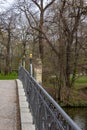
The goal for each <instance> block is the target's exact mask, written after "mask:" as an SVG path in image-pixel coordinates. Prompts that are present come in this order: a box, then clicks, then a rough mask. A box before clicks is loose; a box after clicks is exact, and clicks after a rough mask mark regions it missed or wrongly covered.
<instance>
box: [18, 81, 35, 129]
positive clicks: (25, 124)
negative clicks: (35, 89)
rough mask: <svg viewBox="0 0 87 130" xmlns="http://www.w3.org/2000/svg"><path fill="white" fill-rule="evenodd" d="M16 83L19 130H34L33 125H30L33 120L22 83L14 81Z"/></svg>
mask: <svg viewBox="0 0 87 130" xmlns="http://www.w3.org/2000/svg"><path fill="white" fill-rule="evenodd" d="M16 82H17V87H18V97H19V109H20V120H21V130H35V125H34V124H33V123H32V122H33V119H32V115H31V113H30V110H29V107H28V106H29V105H28V102H27V99H26V96H25V92H24V88H23V85H22V82H21V81H20V80H19V79H16Z"/></svg>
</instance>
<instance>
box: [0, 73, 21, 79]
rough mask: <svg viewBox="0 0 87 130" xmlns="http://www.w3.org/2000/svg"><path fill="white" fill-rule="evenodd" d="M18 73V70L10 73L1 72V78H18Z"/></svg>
mask: <svg viewBox="0 0 87 130" xmlns="http://www.w3.org/2000/svg"><path fill="white" fill-rule="evenodd" d="M17 78H18V74H17V73H16V72H12V73H10V74H8V75H4V74H0V80H6V79H7V80H11V79H17Z"/></svg>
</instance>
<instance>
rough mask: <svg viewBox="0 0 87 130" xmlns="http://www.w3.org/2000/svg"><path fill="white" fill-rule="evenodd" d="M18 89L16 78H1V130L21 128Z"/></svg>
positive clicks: (17, 129)
mask: <svg viewBox="0 0 87 130" xmlns="http://www.w3.org/2000/svg"><path fill="white" fill-rule="evenodd" d="M19 119H20V118H19V112H18V99H17V89H16V83H15V81H14V80H0V130H20V121H19Z"/></svg>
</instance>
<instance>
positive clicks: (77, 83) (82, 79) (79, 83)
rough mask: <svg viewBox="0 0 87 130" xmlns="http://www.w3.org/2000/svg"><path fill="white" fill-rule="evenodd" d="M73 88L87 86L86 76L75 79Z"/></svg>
mask: <svg viewBox="0 0 87 130" xmlns="http://www.w3.org/2000/svg"><path fill="white" fill-rule="evenodd" d="M74 86H75V89H82V88H87V76H81V77H79V78H78V79H77V80H76V81H75V85H74Z"/></svg>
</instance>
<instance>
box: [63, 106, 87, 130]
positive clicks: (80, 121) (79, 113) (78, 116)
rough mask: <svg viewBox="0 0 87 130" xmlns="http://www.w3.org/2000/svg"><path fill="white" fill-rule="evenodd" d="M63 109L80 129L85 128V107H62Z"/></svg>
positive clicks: (86, 120) (86, 128) (86, 121)
mask: <svg viewBox="0 0 87 130" xmlns="http://www.w3.org/2000/svg"><path fill="white" fill-rule="evenodd" d="M64 110H65V111H66V113H67V114H68V115H69V116H70V117H71V118H72V119H73V120H74V121H75V122H76V124H77V125H78V126H79V127H80V128H81V129H82V130H87V108H64Z"/></svg>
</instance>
